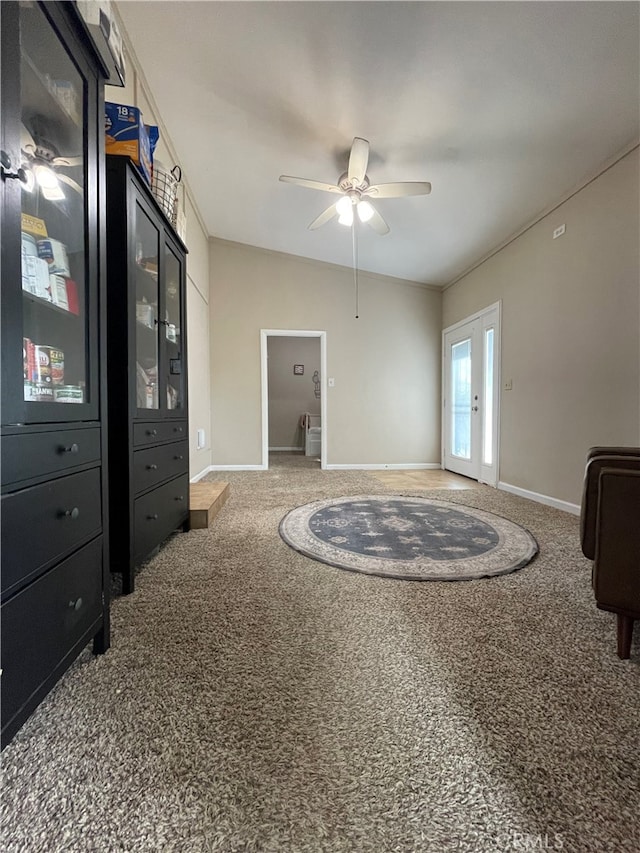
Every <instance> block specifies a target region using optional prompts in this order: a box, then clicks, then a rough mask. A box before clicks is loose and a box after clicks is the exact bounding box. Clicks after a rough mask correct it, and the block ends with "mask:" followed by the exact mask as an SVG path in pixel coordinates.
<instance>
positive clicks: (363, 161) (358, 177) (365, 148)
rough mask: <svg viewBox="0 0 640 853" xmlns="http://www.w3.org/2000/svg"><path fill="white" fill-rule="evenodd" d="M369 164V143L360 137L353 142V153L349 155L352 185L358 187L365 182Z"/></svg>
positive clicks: (349, 176)
mask: <svg viewBox="0 0 640 853" xmlns="http://www.w3.org/2000/svg"><path fill="white" fill-rule="evenodd" d="M368 164H369V143H368V142H367V140H366V139H360V137H359V136H356V138H355V139H354V140H353V145H352V146H351V153H350V154H349V168H348V169H347V176H348V178H349V180H350V181H351V183H352V184H354V185H356V186H358V185H359V184H361V183H362V182H363V181H364V177H365V175H366V174H367V165H368Z"/></svg>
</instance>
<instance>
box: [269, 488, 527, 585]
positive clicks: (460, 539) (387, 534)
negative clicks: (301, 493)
mask: <svg viewBox="0 0 640 853" xmlns="http://www.w3.org/2000/svg"><path fill="white" fill-rule="evenodd" d="M280 535H281V537H282V538H283V539H284V541H285V542H286V543H287V544H288V545H290V546H291V547H292V548H294V549H295V550H296V551H299V552H300V553H301V554H304V555H306V556H307V557H311V559H313V560H318V561H319V562H322V563H327V564H328V565H330V566H336V567H337V568H340V569H347V570H349V571H353V572H363V573H364V574H368V575H383V576H388V577H392V578H396V579H398V580H440V581H453V580H470V579H472V578H483V577H493V576H495V575H504V574H507V573H509V572H513V571H515V570H516V569H520V568H522V567H523V566H526V564H527V563H528V562H530V561H531V560H532V559H533V557H534V556H535V555H536V554H537V553H538V544H537V542H536V540H535V539H534V538H533V536H532V535H531V534H530V533H529V531H528V530H525V528H524V527H520V525H518V524H514V523H513V522H512V521H508V520H507V519H506V518H501V517H500V516H498V515H494V514H493V513H490V512H485V511H484V510H480V509H474V508H473V507H469V506H461V505H460V504H453V503H448V502H446V501H443V500H436V499H430V498H420V497H402V496H398V495H356V496H351V497H341V498H332V499H331V500H323V501H315V502H314V503H310V504H305V505H304V506H300V507H297V508H296V509H293V510H291V511H290V512H289V513H287V515H285V517H284V518H283V519H282V521H281V522H280Z"/></svg>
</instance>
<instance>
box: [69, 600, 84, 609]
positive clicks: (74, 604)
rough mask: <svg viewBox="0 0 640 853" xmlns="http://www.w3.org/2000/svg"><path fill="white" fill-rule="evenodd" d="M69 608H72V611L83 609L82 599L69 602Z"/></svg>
mask: <svg viewBox="0 0 640 853" xmlns="http://www.w3.org/2000/svg"><path fill="white" fill-rule="evenodd" d="M69 607H70V608H71V609H72V610H80V608H81V607H82V599H81V598H76V600H75V601H70V602H69Z"/></svg>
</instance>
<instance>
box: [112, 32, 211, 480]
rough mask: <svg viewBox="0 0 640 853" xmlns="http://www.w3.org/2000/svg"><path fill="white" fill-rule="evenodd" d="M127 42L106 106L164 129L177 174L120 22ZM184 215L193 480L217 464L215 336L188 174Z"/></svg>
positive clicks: (162, 154) (159, 155)
mask: <svg viewBox="0 0 640 853" xmlns="http://www.w3.org/2000/svg"><path fill="white" fill-rule="evenodd" d="M119 24H120V32H121V33H122V34H123V38H124V40H125V54H126V63H127V84H126V86H125V87H117V86H106V87H105V100H107V101H114V102H115V103H120V104H128V105H131V106H135V107H138V109H140V110H142V114H143V119H144V122H145V124H155V125H158V126H159V128H160V140H159V142H158V146H157V148H156V152H155V159H157V160H160V161H161V162H162V163H164V165H165V166H167V167H169V168H171V167H172V166H174V165H175V164H176V163H177V164H179V162H180V161H179V158H178V156H177V154H176V152H175V150H174V148H173V145H172V142H171V139H170V138H169V136H168V134H167V132H166V130H165V128H164V125H163V123H162V117H161V116H160V115H159V113H158V110H157V109H156V107H155V102H154V99H153V95H152V93H151V92H150V90H149V87H148V85H147V84H146V81H145V79H144V73H143V71H142V69H141V68H140V65H139V63H138V62H137V60H136V57H135V55H134V54H133V51H132V49H131V46H130V45H129V44H128V41H127V37H126V31H125V29H124V27H123V26H122V21H121V20H119ZM179 201H180V205H181V211H182V212H183V213H184V214H185V215H186V231H185V233H184V242H185V244H186V246H187V248H188V250H189V254H188V255H187V350H188V353H187V358H188V363H189V474H190V476H191V478H192V479H193V478H195V477H197V476H198V475H199V474H202V473H203V472H206V470H207V469H208V467H209V465H210V464H211V398H210V375H209V364H210V352H209V342H210V330H209V246H208V235H207V232H206V229H205V227H204V225H203V223H202V219H201V217H200V214H199V212H198V209H197V207H196V205H195V202H194V200H193V196H192V193H191V192H190V190H189V176H188V175H187V174H184V173H183V181H182V185H181V187H180V190H179ZM199 428H201V429H204V430H205V446H204V448H202V449H198V447H197V431H198V429H199Z"/></svg>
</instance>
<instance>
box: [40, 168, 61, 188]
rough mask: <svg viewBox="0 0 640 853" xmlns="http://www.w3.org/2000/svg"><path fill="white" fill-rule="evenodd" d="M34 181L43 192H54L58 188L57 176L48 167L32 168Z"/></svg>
mask: <svg viewBox="0 0 640 853" xmlns="http://www.w3.org/2000/svg"><path fill="white" fill-rule="evenodd" d="M34 172H35V176H36V181H37V182H38V184H39V186H40V187H42V189H43V190H54V189H55V188H56V187H58V188H59V187H60V182H59V181H58V176H57V175H56V173H55V172H54V171H53V169H50V168H49V167H48V166H36V167H35V168H34Z"/></svg>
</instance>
